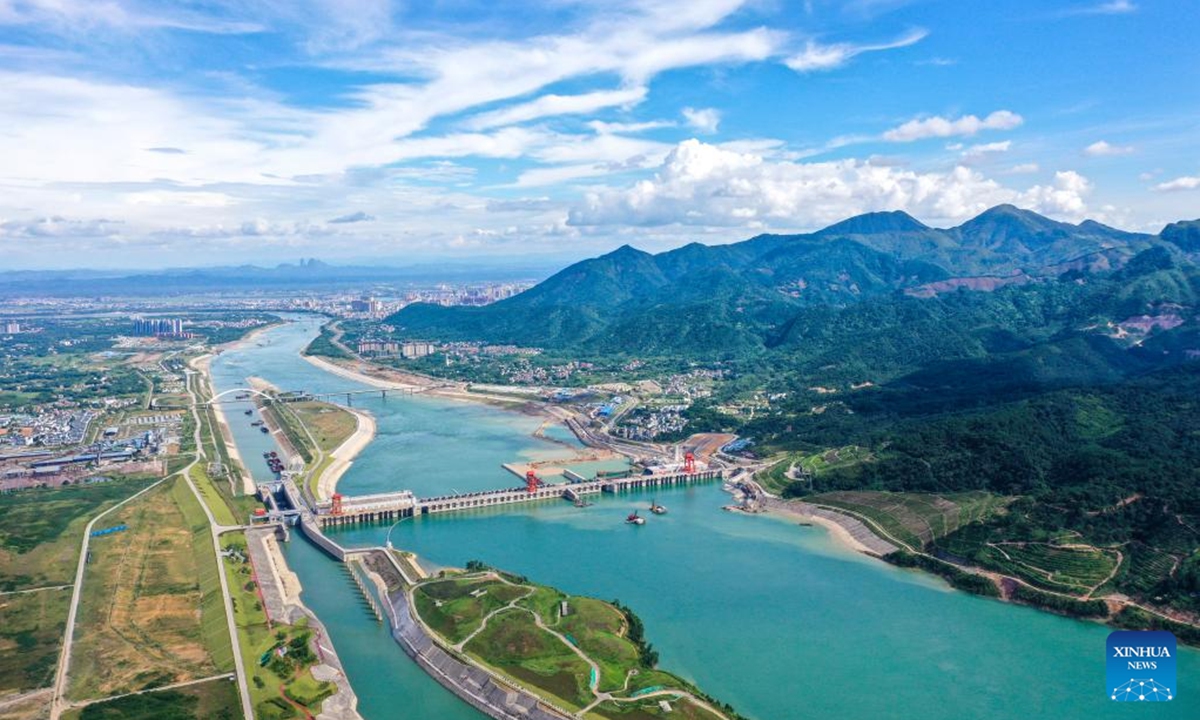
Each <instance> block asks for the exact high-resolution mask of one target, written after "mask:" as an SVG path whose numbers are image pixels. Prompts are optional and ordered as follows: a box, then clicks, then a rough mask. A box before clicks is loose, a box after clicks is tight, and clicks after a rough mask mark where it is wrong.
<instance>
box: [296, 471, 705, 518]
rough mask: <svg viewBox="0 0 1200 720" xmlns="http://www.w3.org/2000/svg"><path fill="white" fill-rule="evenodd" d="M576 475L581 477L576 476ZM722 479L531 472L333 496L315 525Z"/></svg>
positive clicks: (701, 474)
mask: <svg viewBox="0 0 1200 720" xmlns="http://www.w3.org/2000/svg"><path fill="white" fill-rule="evenodd" d="M568 477H570V475H568ZM575 477H576V478H579V476H578V475H576V476H575ZM723 478H724V473H723V471H721V470H711V469H710V470H695V469H693V470H692V471H691V472H686V471H681V472H668V473H650V474H645V475H632V476H629V477H609V478H596V479H593V480H583V479H580V480H579V481H575V482H571V481H568V482H562V483H554V484H547V483H544V482H542V481H541V479H540V478H538V477H537V475H536V474H535V473H534V472H533V471H532V470H531V471H529V473H527V475H526V484H525V487H516V488H503V489H499V490H480V491H477V492H466V493H454V494H450V495H439V496H437V497H429V498H418V497H416V496H414V495H413V493H412V492H411V491H409V490H401V491H399V492H392V493H379V494H375V495H359V496H349V495H341V494H335V495H334V496H333V499H332V500H330V501H329V502H323V503H317V505H316V508H315V510H316V512H315V513H314V514H313V521H314V522H315V523H316V524H317V525H318V526H319V527H330V526H339V525H352V524H357V523H373V522H387V521H392V520H400V519H402V518H406V517H413V516H414V515H436V514H440V513H449V512H459V511H464V510H477V509H482V508H490V507H499V506H502V505H516V504H522V503H532V502H540V501H544V500H568V501H570V502H573V503H576V504H580V503H582V502H583V498H584V497H586V496H588V495H597V494H600V493H602V492H604V493H620V492H622V491H625V490H634V489H641V488H657V487H675V486H679V485H691V484H694V483H700V482H709V481H713V480H720V479H723Z"/></svg>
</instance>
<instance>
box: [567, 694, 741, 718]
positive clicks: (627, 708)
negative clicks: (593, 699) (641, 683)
mask: <svg viewBox="0 0 1200 720" xmlns="http://www.w3.org/2000/svg"><path fill="white" fill-rule="evenodd" d="M660 700H666V701H667V703H668V705H669V706H670V708H671V710H670V711H669V712H668V711H665V710H663V709H662V708H661V707H660V706H659V704H658V703H659V701H660ZM587 716H588V717H589V718H590V717H598V718H610V719H611V720H651V719H652V718H671V719H672V720H719V716H718V715H714V714H713V713H711V712H709V711H708V710H706V709H704V708H703V707H700V706H699V705H697V704H695V703H693V702H692V701H691V700H688V699H687V698H682V699H679V700H676V699H675V698H672V697H669V696H667V697H654V698H648V699H646V700H642V701H640V702H625V703H619V702H613V701H609V702H605V703H601V704H599V705H597V706H596V707H595V708H594V709H593V710H592V711H591V712H589V713H588V715H587Z"/></svg>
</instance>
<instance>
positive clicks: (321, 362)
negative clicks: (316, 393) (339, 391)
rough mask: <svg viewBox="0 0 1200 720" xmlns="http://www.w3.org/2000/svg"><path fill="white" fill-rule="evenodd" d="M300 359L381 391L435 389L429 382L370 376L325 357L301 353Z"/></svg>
mask: <svg viewBox="0 0 1200 720" xmlns="http://www.w3.org/2000/svg"><path fill="white" fill-rule="evenodd" d="M300 357H302V358H304V359H305V360H306V361H308V363H309V364H311V365H313V366H314V367H318V368H320V369H322V370H324V371H325V372H327V373H330V374H332V375H337V376H338V377H341V378H345V379H347V380H353V381H354V382H357V383H362V384H363V385H370V386H371V387H377V388H379V389H381V390H400V391H404V392H417V391H422V390H428V389H430V388H431V387H433V383H428V382H411V381H403V382H402V381H399V380H389V379H388V378H386V377H380V376H379V375H370V374H368V373H366V372H365V371H362V370H354V369H351V368H348V367H346V366H344V365H339V364H338V363H335V362H333V361H331V360H326V359H325V358H323V357H318V356H316V355H305V354H304V353H300ZM362 365H363V364H362V363H360V364H359V366H360V367H362Z"/></svg>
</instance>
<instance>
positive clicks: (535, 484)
mask: <svg viewBox="0 0 1200 720" xmlns="http://www.w3.org/2000/svg"><path fill="white" fill-rule="evenodd" d="M545 484H546V483H544V482H542V479H541V478H540V477H538V476H537V472H536V471H534V470H533V468H530V469H528V470H526V471H525V490H526V491H528V492H530V493H533V492H537V489H538V488H539V487H541V486H542V485H545Z"/></svg>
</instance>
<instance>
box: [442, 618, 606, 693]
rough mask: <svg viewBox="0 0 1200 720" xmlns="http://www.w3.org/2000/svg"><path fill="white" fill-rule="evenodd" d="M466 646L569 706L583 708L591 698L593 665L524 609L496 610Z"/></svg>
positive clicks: (468, 649) (484, 660)
mask: <svg viewBox="0 0 1200 720" xmlns="http://www.w3.org/2000/svg"><path fill="white" fill-rule="evenodd" d="M465 649H466V651H467V652H468V653H469V654H471V655H473V656H475V658H477V659H478V660H480V661H481V662H484V663H487V664H488V665H491V666H492V667H495V668H497V669H499V670H501V671H502V672H504V673H506V674H508V675H511V676H512V677H514V678H516V680H517V681H518V682H520V683H522V684H523V685H526V686H532V687H534V688H537V689H538V690H541V691H543V692H545V693H548V694H549V695H551V696H552V697H553V698H554V699H555V701H556V702H558V703H559V704H561V705H563V706H565V707H567V708H568V709H576V710H577V709H580V708H582V707H584V706H585V705H587V704H588V703H589V702H590V701H591V699H592V695H591V693H590V692H588V689H587V683H588V679H589V678H590V677H591V668H590V667H588V665H587V663H585V662H584V661H583V660H582V659H581V658H580V657H579V656H578V655H576V654H575V653H574V652H572V651H571V649H570V648H569V647H567V646H566V645H564V644H563V643H562V642H561V641H559V639H558V638H556V637H555V636H553V635H551V634H550V633H548V632H546V631H545V630H542V629H541V628H539V627H537V625H535V624H534V623H533V620H532V616H531V615H530V614H529V613H528V612H526V611H524V610H515V609H514V610H504V611H501V612H500V613H498V614H496V615H495V616H493V617H492V618H491V620H490V621H489V622H488V624H487V627H486V628H484V630H483V631H482V632H480V633H479V634H478V635H476V636H475V637H474V638H473V639H472V640H471V641H470V642H469V643H467V645H466V647H465Z"/></svg>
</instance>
